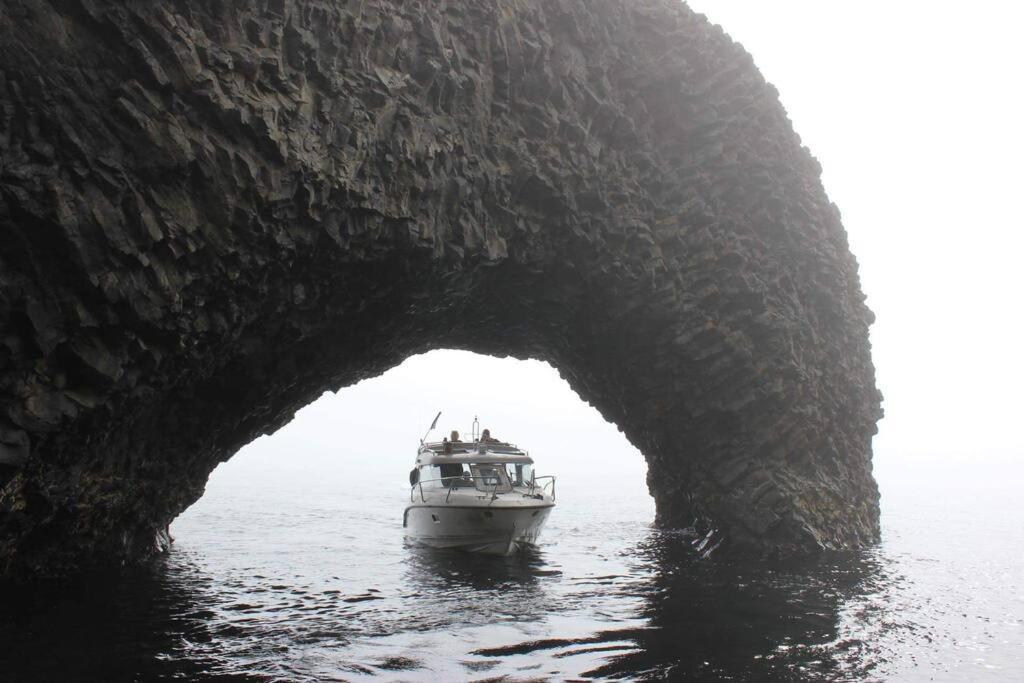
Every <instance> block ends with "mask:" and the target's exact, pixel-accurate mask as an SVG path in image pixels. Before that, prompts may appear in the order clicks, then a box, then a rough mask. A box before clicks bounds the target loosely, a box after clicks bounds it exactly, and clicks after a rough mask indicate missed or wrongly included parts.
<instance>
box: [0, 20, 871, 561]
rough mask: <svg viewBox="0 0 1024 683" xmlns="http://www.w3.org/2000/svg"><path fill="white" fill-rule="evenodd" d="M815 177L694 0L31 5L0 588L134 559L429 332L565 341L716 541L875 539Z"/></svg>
mask: <svg viewBox="0 0 1024 683" xmlns="http://www.w3.org/2000/svg"><path fill="white" fill-rule="evenodd" d="M819 176H820V169H819V167H818V165H817V163H816V162H815V160H814V159H813V158H812V157H811V155H810V154H809V153H808V152H807V150H805V149H803V148H802V147H801V145H800V141H799V139H798V137H797V136H796V135H795V133H794V132H793V130H792V127H791V125H790V123H789V121H788V120H787V118H786V116H785V113H784V112H783V110H782V108H781V106H780V105H779V102H778V99H777V96H776V93H775V91H774V89H773V88H772V87H771V86H769V85H767V84H766V83H765V81H764V79H763V78H762V77H761V75H760V74H759V73H758V71H757V69H756V68H755V67H754V65H753V63H752V60H751V58H750V56H749V55H748V54H746V53H745V52H744V51H743V49H742V48H741V47H740V46H738V45H736V44H735V43H733V42H732V41H731V40H730V39H729V38H728V37H727V36H726V35H725V34H724V33H722V31H721V30H720V29H718V28H716V27H713V26H711V25H710V24H709V23H708V22H707V21H706V20H705V19H704V18H703V17H701V16H699V15H696V14H693V13H692V12H691V11H690V10H689V9H688V8H687V7H686V6H685V5H683V4H682V3H680V2H677V1H676V0H648V1H646V2H635V1H634V0H588V1H587V2H582V1H580V0H466V1H462V2H459V1H455V0H452V1H448V2H415V3H414V2H398V1H397V0H394V1H390V2H389V1H386V0H365V1H362V2H345V1H344V0H226V1H218V2H211V1H208V0H202V1H200V0H193V1H191V2H189V1H185V0H178V1H176V2H160V3H156V2H143V1H141V0H139V1H128V0H122V1H118V2H115V1H112V0H68V1H67V2H55V1H49V2H48V1H45V0H7V1H6V2H4V3H3V4H2V6H0V487H2V489H0V574H6V575H12V576H13V575H31V574H39V573H45V574H56V573H63V572H68V571H74V570H77V569H80V568H82V567H86V566H91V565H97V564H110V563H120V562H124V561H133V560H137V559H140V558H145V557H146V556H148V555H150V554H151V553H153V552H154V551H155V550H157V549H158V548H159V547H160V545H161V540H162V537H161V535H160V532H161V531H162V530H163V529H164V528H165V526H166V525H167V523H168V522H169V521H170V520H171V519H173V518H174V516H175V515H177V514H178V513H179V512H180V511H181V510H183V509H184V508H185V507H186V506H187V505H189V504H190V503H191V502H192V501H194V500H195V499H196V498H198V496H200V495H201V494H202V491H203V486H204V484H205V481H206V478H207V476H208V474H209V473H210V471H211V470H212V468H213V467H214V466H215V465H216V464H217V463H218V462H220V461H223V460H224V459H226V458H229V457H231V455H233V454H234V453H235V451H236V450H237V449H238V448H239V447H241V446H243V445H244V444H245V443H247V442H248V441H250V440H251V439H253V438H254V437H256V436H258V435H259V434H262V433H266V432H270V431H273V430H274V429H276V428H278V427H279V426H281V425H282V424H284V423H285V422H287V421H288V419H290V417H291V415H293V414H294V411H295V410H297V409H298V408H300V407H302V406H303V405H305V404H306V403H308V402H309V401H311V400H312V399H313V398H315V397H316V396H318V395H319V394H320V393H321V392H322V391H324V390H325V389H337V388H339V387H342V386H345V385H347V384H351V383H352V382H355V381H358V380H359V379H361V378H364V377H367V376H371V375H374V374H378V373H380V372H382V371H384V370H386V369H387V368H389V367H392V366H393V365H395V364H396V363H398V362H400V361H401V360H402V359H403V358H405V357H407V356H408V355H410V354H413V353H417V352H421V351H424V350H427V349H430V348H440V347H455V348H467V349H473V350H476V351H480V352H484V353H493V354H510V355H515V356H520V357H535V358H542V359H546V360H549V361H550V362H552V363H553V364H554V365H555V366H556V367H557V368H559V370H560V371H561V372H562V374H563V376H565V377H566V378H567V379H568V381H569V382H570V383H571V384H572V386H573V387H574V388H575V389H576V390H577V391H578V392H579V393H580V395H581V396H582V397H583V398H584V399H586V400H588V401H590V402H591V403H593V404H594V405H595V406H596V407H597V408H598V409H599V410H600V411H601V413H602V414H603V415H604V416H605V417H606V418H607V419H608V420H611V421H614V422H615V423H616V424H617V425H619V427H620V428H622V429H623V430H624V431H625V433H626V435H627V436H628V437H629V438H630V440H631V441H632V442H633V443H635V444H636V445H637V446H638V447H639V448H640V449H641V451H642V452H643V453H644V455H645V457H646V458H647V459H648V462H649V465H650V478H649V483H650V489H651V493H652V494H653V495H654V497H655V499H656V501H657V506H658V517H659V520H660V521H661V522H662V523H664V524H667V525H681V526H688V525H690V524H692V523H693V522H694V521H695V520H696V521H697V524H698V526H700V527H701V528H706V529H717V530H718V533H717V534H715V536H714V538H715V539H725V544H724V545H723V546H722V551H723V552H724V551H725V550H726V549H731V550H733V551H737V552H756V553H764V552H769V553H787V552H804V551H808V550H816V549H820V548H848V547H855V546H858V545H861V544H864V543H868V542H871V541H872V540H874V539H875V538H876V536H877V534H878V504H877V502H878V494H877V489H876V486H875V483H874V481H873V479H872V476H871V462H870V454H871V449H870V440H871V436H872V434H873V433H874V431H875V422H876V420H877V419H878V417H879V415H880V411H879V394H878V392H877V391H876V389H875V384H874V372H873V368H872V364H871V358H870V348H869V344H868V326H869V324H870V322H871V320H872V316H871V313H870V311H868V309H867V308H866V307H865V305H864V297H863V295H862V293H861V290H860V285H859V282H858V277H857V266H856V262H855V261H854V259H853V257H852V256H851V254H850V251H849V248H848V245H847V241H846V235H845V233H844V231H843V228H842V225H841V223H840V219H839V214H838V212H837V210H836V209H835V207H834V206H832V204H831V203H830V202H829V201H828V199H827V198H826V196H825V193H824V191H823V189H822V186H821V183H820V180H819ZM716 542H717V540H716Z"/></svg>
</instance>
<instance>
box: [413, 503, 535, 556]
mask: <svg viewBox="0 0 1024 683" xmlns="http://www.w3.org/2000/svg"><path fill="white" fill-rule="evenodd" d="M552 507H554V505H553V504H551V503H545V504H542V505H531V506H522V505H520V506H516V507H497V506H493V507H488V506H453V505H430V504H425V505H411V506H409V507H408V508H406V510H405V528H406V535H407V536H408V537H409V538H410V539H412V540H413V541H415V542H417V543H420V544H423V545H427V546H430V547H433V548H458V549H461V550H466V551H469V552H475V553H486V554H493V555H509V554H511V553H514V552H516V551H517V550H519V549H521V548H523V547H525V546H530V545H535V544H536V543H537V538H538V537H539V536H540V532H541V529H542V528H543V527H544V523H545V522H546V521H547V519H548V515H550V514H551V508H552Z"/></svg>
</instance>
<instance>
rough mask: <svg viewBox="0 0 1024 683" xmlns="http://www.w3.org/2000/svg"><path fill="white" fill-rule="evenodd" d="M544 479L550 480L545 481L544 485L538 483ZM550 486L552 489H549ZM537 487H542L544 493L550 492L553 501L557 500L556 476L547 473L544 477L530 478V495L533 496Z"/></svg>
mask: <svg viewBox="0 0 1024 683" xmlns="http://www.w3.org/2000/svg"><path fill="white" fill-rule="evenodd" d="M542 479H547V480H548V481H547V483H545V484H543V485H538V483H537V482H539V481H541V480H542ZM548 486H550V487H551V490H550V491H548ZM537 489H540V490H541V492H543V493H547V494H549V495H550V496H551V502H554V501H555V477H554V475H551V474H547V475H545V476H543V477H534V478H533V479H531V480H530V495H531V496H532V495H533V494H534V492H536V490H537Z"/></svg>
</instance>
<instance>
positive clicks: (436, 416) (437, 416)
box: [420, 410, 441, 443]
mask: <svg viewBox="0 0 1024 683" xmlns="http://www.w3.org/2000/svg"><path fill="white" fill-rule="evenodd" d="M439 417H441V411H440V410H439V411H437V415H435V416H434V421H433V422H431V423H430V428H429V429H427V432H426V434H424V435H423V438H422V439H420V443H423V442H424V441H425V440H426V438H427V434H429V433H430V432H432V431H434V427H436V426H437V419H438V418H439Z"/></svg>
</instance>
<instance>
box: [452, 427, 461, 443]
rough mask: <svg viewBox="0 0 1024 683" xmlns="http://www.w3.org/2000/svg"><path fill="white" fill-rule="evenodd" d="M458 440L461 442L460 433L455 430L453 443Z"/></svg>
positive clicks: (453, 431)
mask: <svg viewBox="0 0 1024 683" xmlns="http://www.w3.org/2000/svg"><path fill="white" fill-rule="evenodd" d="M458 440H459V433H458V431H456V430H454V429H453V430H452V443H455V442H456V441H458Z"/></svg>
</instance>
